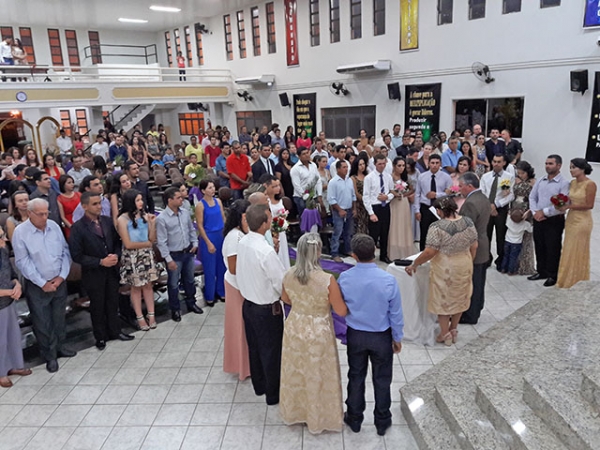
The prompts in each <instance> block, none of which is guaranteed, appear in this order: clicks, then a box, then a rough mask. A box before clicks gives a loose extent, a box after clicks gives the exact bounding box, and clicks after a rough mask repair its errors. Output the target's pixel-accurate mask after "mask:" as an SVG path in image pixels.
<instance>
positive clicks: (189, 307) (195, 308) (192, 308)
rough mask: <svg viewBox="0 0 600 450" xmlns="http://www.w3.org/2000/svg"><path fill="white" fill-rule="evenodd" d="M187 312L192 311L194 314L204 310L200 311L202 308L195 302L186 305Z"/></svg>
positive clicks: (202, 312) (201, 312)
mask: <svg viewBox="0 0 600 450" xmlns="http://www.w3.org/2000/svg"><path fill="white" fill-rule="evenodd" d="M188 312H193V313H194V314H204V311H202V308H200V307H199V306H198V305H196V304H195V303H194V304H193V305H192V306H188Z"/></svg>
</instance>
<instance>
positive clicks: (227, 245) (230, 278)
mask: <svg viewBox="0 0 600 450" xmlns="http://www.w3.org/2000/svg"><path fill="white" fill-rule="evenodd" d="M244 236H245V234H244V232H243V231H242V230H238V229H237V228H234V229H233V230H231V231H230V232H229V233H227V236H225V239H224V240H223V251H222V253H223V261H224V262H225V267H227V272H225V281H227V282H228V283H229V284H230V285H232V286H233V287H234V288H236V289H239V288H238V285H237V279H236V276H235V275H234V274H232V273H231V272H230V271H229V261H228V260H227V258H228V257H229V256H234V255H237V253H238V244H239V242H240V239H242V238H243V237H244Z"/></svg>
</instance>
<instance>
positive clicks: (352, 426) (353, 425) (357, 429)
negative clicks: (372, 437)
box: [344, 413, 360, 433]
mask: <svg viewBox="0 0 600 450" xmlns="http://www.w3.org/2000/svg"><path fill="white" fill-rule="evenodd" d="M344 423H345V424H346V425H348V426H349V427H350V429H351V430H352V431H353V432H355V433H358V432H360V423H357V422H352V421H351V420H350V419H349V418H348V415H347V414H346V413H344Z"/></svg>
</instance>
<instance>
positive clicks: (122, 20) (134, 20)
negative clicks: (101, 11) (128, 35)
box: [119, 17, 148, 23]
mask: <svg viewBox="0 0 600 450" xmlns="http://www.w3.org/2000/svg"><path fill="white" fill-rule="evenodd" d="M119 22H124V23H148V21H147V20H144V19H126V18H125V17H119Z"/></svg>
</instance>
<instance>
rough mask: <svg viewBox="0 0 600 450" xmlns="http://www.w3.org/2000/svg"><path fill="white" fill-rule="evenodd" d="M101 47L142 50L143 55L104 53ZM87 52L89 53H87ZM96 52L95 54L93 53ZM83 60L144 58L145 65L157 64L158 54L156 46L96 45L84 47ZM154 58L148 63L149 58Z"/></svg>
mask: <svg viewBox="0 0 600 450" xmlns="http://www.w3.org/2000/svg"><path fill="white" fill-rule="evenodd" d="M102 47H110V48H135V49H143V50H144V54H143V55H141V54H136V53H106V52H103V51H102ZM148 49H152V51H153V52H152V53H149V52H148ZM88 50H89V52H88ZM94 51H96V52H97V53H95V52H94ZM83 55H84V59H89V58H98V57H99V58H103V57H106V56H116V57H131V58H144V59H145V60H146V64H150V63H157V62H158V52H157V49H156V44H149V45H129V44H122V45H121V44H98V45H89V46H87V47H84V49H83ZM151 57H154V61H149V58H151Z"/></svg>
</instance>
